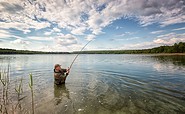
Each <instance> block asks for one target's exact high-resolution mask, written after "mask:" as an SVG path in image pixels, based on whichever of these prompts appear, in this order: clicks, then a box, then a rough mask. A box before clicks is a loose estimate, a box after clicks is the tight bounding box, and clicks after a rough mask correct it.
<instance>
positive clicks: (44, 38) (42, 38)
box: [28, 36, 53, 41]
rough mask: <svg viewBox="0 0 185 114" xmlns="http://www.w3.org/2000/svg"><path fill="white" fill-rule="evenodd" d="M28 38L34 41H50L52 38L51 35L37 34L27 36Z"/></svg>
mask: <svg viewBox="0 0 185 114" xmlns="http://www.w3.org/2000/svg"><path fill="white" fill-rule="evenodd" d="M28 39H30V40H36V41H52V40H53V38H52V37H39V36H31V37H28Z"/></svg>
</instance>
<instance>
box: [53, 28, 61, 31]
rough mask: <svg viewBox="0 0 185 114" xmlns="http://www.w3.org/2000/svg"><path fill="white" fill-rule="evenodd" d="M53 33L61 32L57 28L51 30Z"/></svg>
mask: <svg viewBox="0 0 185 114" xmlns="http://www.w3.org/2000/svg"><path fill="white" fill-rule="evenodd" d="M53 31H54V32H61V30H60V29H59V28H53Z"/></svg>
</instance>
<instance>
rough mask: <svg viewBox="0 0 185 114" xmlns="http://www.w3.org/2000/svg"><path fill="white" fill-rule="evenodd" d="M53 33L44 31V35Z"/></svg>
mask: <svg viewBox="0 0 185 114" xmlns="http://www.w3.org/2000/svg"><path fill="white" fill-rule="evenodd" d="M51 34H52V32H44V35H46V36H49V35H51Z"/></svg>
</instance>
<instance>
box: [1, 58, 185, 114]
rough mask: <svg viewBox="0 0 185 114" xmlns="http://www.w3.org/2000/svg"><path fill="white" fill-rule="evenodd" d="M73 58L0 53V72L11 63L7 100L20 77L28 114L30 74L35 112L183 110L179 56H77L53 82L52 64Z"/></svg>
mask: <svg viewBox="0 0 185 114" xmlns="http://www.w3.org/2000/svg"><path fill="white" fill-rule="evenodd" d="M74 57H75V55H74V54H58V55H57V54H56V55H0V65H1V71H2V70H3V69H6V68H7V66H8V64H9V65H10V82H11V83H10V87H9V96H10V97H11V99H12V100H13V101H12V102H16V93H15V90H14V89H15V87H16V86H17V84H18V83H19V80H20V79H21V77H22V78H23V93H22V94H21V96H22V97H23V99H22V100H21V107H22V109H23V112H27V113H31V93H30V88H29V86H28V83H29V74H30V73H32V75H33V83H34V86H33V90H34V106H35V113H36V114H53V113H54V114H64V113H65V114H73V113H75V114H76V113H77V114H95V113H96V114H113V113H116V114H148V113H155V114H156V113H157V114H184V113H185V56H184V55H134V54H130V55H127V54H125V55H122V54H120V55H115V54H110V55H106V54H92V55H90V54H89V55H88V54H87V55H86V54H84V55H79V57H78V58H77V60H76V61H75V63H74V65H73V66H72V69H71V72H70V75H69V76H68V78H67V80H66V83H65V84H64V85H61V86H56V85H54V79H53V67H54V64H56V63H59V64H61V65H62V67H63V68H67V67H68V66H70V64H71V62H72V61H73V59H74ZM0 87H1V89H0V90H1V91H0V92H1V93H2V86H0ZM1 95H2V94H1ZM1 98H2V97H1ZM14 100H15V101H14Z"/></svg>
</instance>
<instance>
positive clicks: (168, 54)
mask: <svg viewBox="0 0 185 114" xmlns="http://www.w3.org/2000/svg"><path fill="white" fill-rule="evenodd" d="M71 54H78V53H58V54H56V53H55V54H52V53H47V54H46V53H45V54H42V53H35V54H26V53H16V54H1V53H0V55H71ZM80 54H83V55H85V54H88V55H93V54H98V55H102V54H106V55H158V56H162V55H166V56H170V55H185V53H120V54H118V53H80Z"/></svg>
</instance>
